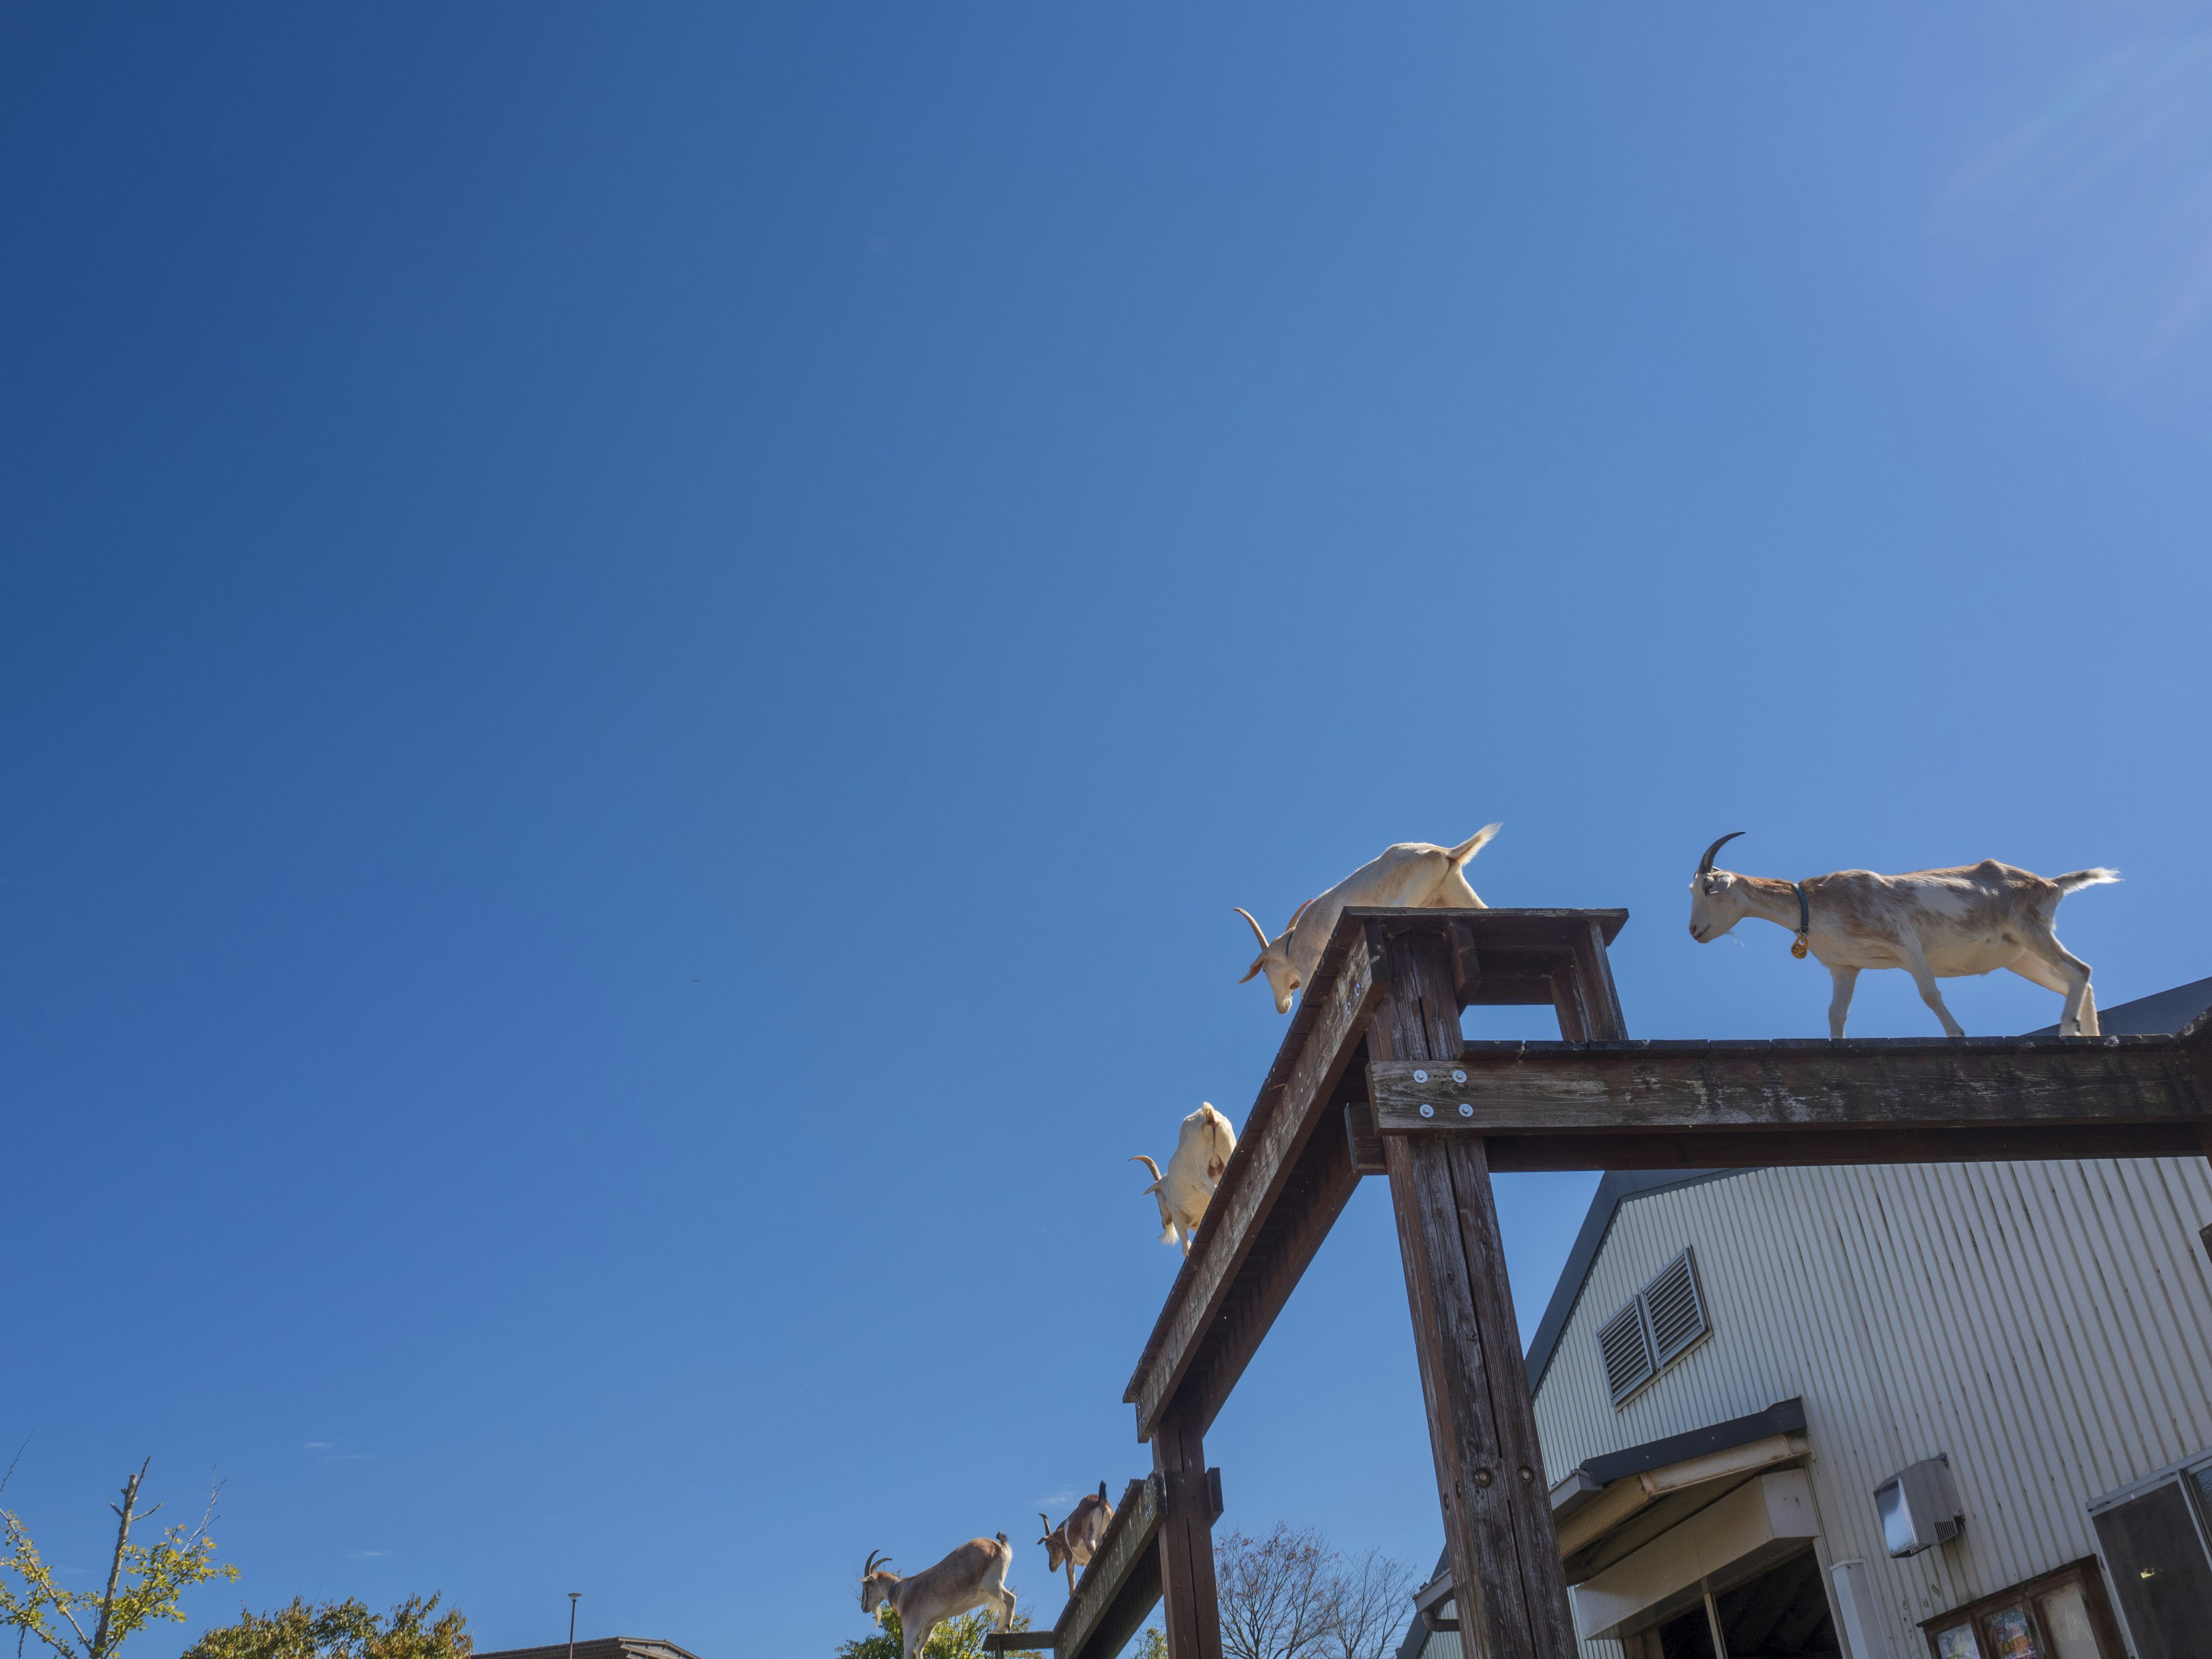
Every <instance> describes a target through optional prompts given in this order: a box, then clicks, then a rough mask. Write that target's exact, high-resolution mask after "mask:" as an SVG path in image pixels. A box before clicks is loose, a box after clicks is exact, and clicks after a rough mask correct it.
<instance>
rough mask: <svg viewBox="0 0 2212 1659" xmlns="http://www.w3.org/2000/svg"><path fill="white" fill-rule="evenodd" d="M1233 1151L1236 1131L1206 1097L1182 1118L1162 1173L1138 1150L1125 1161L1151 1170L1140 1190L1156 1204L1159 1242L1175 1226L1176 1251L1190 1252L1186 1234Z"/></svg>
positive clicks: (1171, 1239) (1170, 1237)
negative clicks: (1178, 1247)
mask: <svg viewBox="0 0 2212 1659" xmlns="http://www.w3.org/2000/svg"><path fill="white" fill-rule="evenodd" d="M1236 1150H1237V1131H1236V1130H1234V1129H1232V1128H1231V1127H1229V1120H1228V1119H1227V1118H1225V1117H1224V1116H1222V1115H1221V1114H1220V1113H1218V1112H1217V1111H1215V1110H1214V1109H1213V1103H1212V1102H1211V1101H1200V1103H1199V1106H1198V1109H1197V1110H1196V1111H1194V1112H1193V1113H1192V1114H1191V1115H1189V1116H1188V1117H1187V1118H1185V1119H1183V1121H1182V1132H1181V1133H1178V1134H1177V1135H1176V1149H1175V1152H1174V1154H1173V1155H1172V1156H1171V1157H1170V1158H1169V1159H1168V1167H1167V1172H1166V1173H1165V1174H1164V1175H1163V1174H1162V1173H1161V1172H1160V1166H1159V1165H1158V1164H1155V1163H1153V1162H1152V1159H1151V1158H1147V1157H1146V1156H1145V1154H1144V1153H1142V1152H1139V1153H1138V1154H1137V1155H1136V1156H1135V1157H1133V1158H1131V1159H1130V1160H1129V1162H1130V1163H1132V1164H1143V1165H1144V1166H1145V1167H1146V1169H1147V1170H1151V1171H1152V1185H1151V1186H1149V1187H1147V1188H1145V1190H1146V1192H1148V1193H1150V1194H1152V1197H1153V1199H1154V1200H1156V1201H1157V1202H1158V1205H1159V1206H1160V1243H1163V1244H1172V1243H1175V1242H1176V1229H1177V1228H1181V1229H1182V1253H1183V1254H1184V1255H1189V1254H1190V1236H1191V1234H1192V1232H1193V1231H1195V1230H1196V1229H1197V1226H1198V1224H1199V1221H1200V1218H1202V1217H1203V1216H1204V1215H1205V1214H1206V1206H1207V1205H1208V1204H1210V1203H1211V1202H1212V1200H1213V1189H1214V1188H1216V1187H1218V1186H1219V1185H1220V1184H1221V1172H1222V1171H1223V1170H1225V1169H1227V1168H1228V1167H1229V1155H1230V1154H1231V1152H1235V1151H1236Z"/></svg>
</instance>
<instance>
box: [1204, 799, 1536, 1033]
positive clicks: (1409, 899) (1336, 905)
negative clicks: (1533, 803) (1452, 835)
mask: <svg viewBox="0 0 2212 1659" xmlns="http://www.w3.org/2000/svg"><path fill="white" fill-rule="evenodd" d="M1503 828H1504V825H1503V824H1497V823H1492V824H1487V825H1486V826H1485V827H1483V828H1482V829H1478V830H1476V831H1475V832H1474V835H1472V836H1468V839H1467V840H1465V841H1463V842H1461V843H1460V844H1459V845H1458V846H1456V847H1438V846H1437V845H1436V844H1435V843H1434V842H1425V841H1407V842H1399V843H1398V845H1396V846H1395V847H1386V848H1383V851H1382V853H1381V854H1380V855H1379V856H1377V857H1376V858H1373V859H1370V860H1368V861H1367V862H1366V863H1365V864H1363V865H1361V866H1359V867H1358V869H1357V870H1354V871H1353V872H1352V873H1351V874H1350V875H1348V876H1346V878H1344V879H1343V880H1342V881H1340V882H1339V883H1337V884H1336V885H1335V886H1334V887H1332V888H1330V889H1329V890H1328V891H1327V892H1325V893H1322V894H1320V895H1318V896H1316V897H1313V898H1310V899H1308V900H1307V901H1306V902H1304V904H1301V905H1300V906H1298V908H1297V911H1296V913H1295V914H1293V915H1291V919H1290V921H1287V922H1285V924H1284V926H1283V931H1282V932H1281V933H1278V934H1276V935H1275V937H1274V938H1273V939H1269V938H1268V937H1267V929H1265V928H1264V927H1261V926H1260V924H1259V922H1258V921H1257V920H1255V918H1254V916H1253V915H1252V913H1251V912H1250V911H1249V910H1247V909H1246V908H1244V907H1243V905H1241V904H1238V905H1231V907H1230V908H1231V909H1233V910H1235V911H1236V912H1237V915H1240V916H1242V917H1243V918H1244V920H1245V921H1248V922H1250V923H1251V924H1252V931H1253V932H1254V933H1256V934H1258V935H1259V938H1260V954H1259V955H1258V956H1256V957H1253V958H1252V965H1251V966H1250V967H1249V968H1248V969H1245V970H1244V980H1249V979H1250V978H1251V977H1252V976H1253V975H1255V974H1265V975H1267V987H1268V988H1269V989H1270V990H1272V991H1273V992H1274V994H1275V1012H1277V1013H1279V1014H1287V1013H1289V1012H1291V993H1292V992H1293V991H1296V990H1298V989H1299V988H1301V987H1303V986H1304V984H1305V982H1306V981H1307V980H1308V979H1310V978H1311V977H1312V975H1313V970H1314V965H1315V964H1316V963H1318V962H1319V961H1320V960H1321V953H1322V951H1324V950H1325V949H1327V948H1328V936H1329V935H1330V934H1331V933H1334V932H1335V931H1336V919H1337V917H1338V916H1340V915H1342V914H1343V912H1344V908H1345V907H1346V905H1354V906H1366V905H1371V906H1375V907H1376V908H1394V909H1407V910H1486V909H1488V908H1490V907H1489V906H1488V905H1486V904H1485V903H1484V902H1482V900H1481V899H1480V897H1478V896H1476V894H1475V890H1474V888H1472V887H1470V886H1468V884H1467V874H1466V865H1467V861H1468V860H1469V859H1471V858H1473V857H1474V855H1475V854H1477V853H1480V851H1481V850H1482V849H1483V848H1484V847H1485V846H1486V844H1488V842H1489V841H1490V838H1491V837H1492V836H1495V835H1496V834H1497V833H1498V831H1499V830H1500V829H1503ZM1244 980H1239V981H1237V983H1238V984H1239V985H1242V984H1243V982H1244Z"/></svg>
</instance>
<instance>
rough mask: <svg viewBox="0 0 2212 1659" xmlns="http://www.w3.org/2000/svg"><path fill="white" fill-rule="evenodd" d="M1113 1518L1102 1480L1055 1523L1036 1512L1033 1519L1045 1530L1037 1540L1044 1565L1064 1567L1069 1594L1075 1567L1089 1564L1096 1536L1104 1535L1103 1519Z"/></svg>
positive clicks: (1105, 1521) (1073, 1582) (1073, 1581)
mask: <svg viewBox="0 0 2212 1659" xmlns="http://www.w3.org/2000/svg"><path fill="white" fill-rule="evenodd" d="M1113 1518H1114V1506H1113V1505H1112V1504H1109V1503H1108V1502H1107V1501H1106V1483H1105V1482H1104V1481H1103V1480H1101V1481H1100V1482H1099V1483H1098V1490H1097V1492H1092V1493H1091V1494H1090V1495H1089V1496H1087V1497H1086V1498H1084V1500H1083V1501H1082V1502H1081V1503H1079V1504H1077V1505H1076V1506H1075V1507H1074V1508H1073V1509H1072V1510H1069V1511H1068V1513H1067V1519H1066V1520H1065V1521H1063V1522H1060V1524H1059V1525H1058V1526H1056V1527H1055V1526H1054V1525H1053V1524H1052V1517H1051V1516H1048V1515H1046V1514H1043V1513H1042V1512H1039V1514H1038V1516H1037V1519H1038V1520H1040V1521H1042V1522H1044V1525H1045V1534H1044V1536H1043V1537H1042V1538H1040V1539H1038V1540H1037V1542H1038V1543H1040V1544H1042V1545H1043V1546H1044V1559H1045V1564H1046V1566H1047V1567H1048V1570H1049V1571H1054V1572H1058V1571H1060V1570H1061V1569H1062V1568H1066V1571H1067V1593H1068V1594H1069V1595H1074V1594H1075V1570H1076V1568H1078V1567H1087V1566H1089V1565H1091V1555H1092V1554H1093V1553H1095V1552H1096V1551H1097V1548H1098V1544H1099V1541H1100V1540H1101V1539H1103V1538H1104V1537H1105V1536H1106V1523H1107V1522H1109V1521H1111V1520H1112V1519H1113Z"/></svg>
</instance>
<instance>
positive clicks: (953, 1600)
mask: <svg viewBox="0 0 2212 1659" xmlns="http://www.w3.org/2000/svg"><path fill="white" fill-rule="evenodd" d="M1013 1562H1014V1548H1013V1546H1012V1545H1011V1544H1009V1543H1008V1542H1006V1534H1004V1533H1000V1534H999V1536H998V1541H996V1542H995V1543H994V1542H993V1541H991V1540H990V1539H988V1538H971V1539H969V1541H967V1542H966V1543H964V1544H963V1545H962V1546H961V1547H959V1548H958V1549H957V1550H955V1551H953V1552H952V1553H951V1554H950V1555H948V1556H946V1557H945V1559H943V1560H942V1561H939V1563H938V1564H937V1565H935V1566H933V1567H924V1568H923V1569H922V1570H921V1571H920V1572H917V1573H915V1574H912V1575H911V1576H909V1577H904V1578H902V1577H899V1576H898V1574H896V1573H895V1572H890V1571H886V1569H887V1568H888V1567H889V1566H890V1561H889V1559H882V1560H878V1559H877V1556H876V1553H875V1552H874V1551H873V1550H871V1551H869V1552H868V1565H866V1566H865V1567H862V1568H861V1569H860V1611H861V1612H862V1613H874V1614H875V1615H876V1622H877V1623H878V1624H881V1623H882V1622H883V1613H882V1612H881V1609H882V1608H883V1607H884V1606H885V1605H886V1604H888V1605H889V1606H890V1610H891V1611H892V1612H893V1613H896V1614H898V1620H899V1646H900V1659H915V1655H916V1654H918V1653H920V1652H921V1644H923V1643H925V1642H927V1640H929V1633H930V1632H932V1631H933V1630H935V1629H936V1628H937V1627H938V1626H939V1625H941V1624H943V1623H944V1622H945V1620H948V1619H957V1618H958V1617H959V1616H960V1615H961V1614H962V1613H966V1612H968V1611H969V1609H970V1608H971V1607H991V1608H994V1609H995V1610H996V1611H997V1613H998V1620H999V1622H998V1626H997V1628H999V1629H1000V1630H1006V1629H1007V1628H1009V1627H1010V1626H1012V1624H1013V1622H1014V1592H1013V1591H1012V1590H1010V1589H1007V1588H1006V1569H1007V1568H1008V1567H1010V1566H1012V1565H1013Z"/></svg>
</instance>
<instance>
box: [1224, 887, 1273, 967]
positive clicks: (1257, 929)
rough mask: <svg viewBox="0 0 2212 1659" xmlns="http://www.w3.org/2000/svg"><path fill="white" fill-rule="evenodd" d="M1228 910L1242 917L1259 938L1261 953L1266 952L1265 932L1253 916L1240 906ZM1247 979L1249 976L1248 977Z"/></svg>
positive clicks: (1233, 905) (1236, 905)
mask: <svg viewBox="0 0 2212 1659" xmlns="http://www.w3.org/2000/svg"><path fill="white" fill-rule="evenodd" d="M1229 908H1231V909H1232V910H1234V911H1235V912H1236V913H1237V915H1240V916H1242V917H1243V918H1244V920H1245V921H1249V922H1250V923H1251V924H1252V931H1253V932H1254V933H1257V934H1258V935H1259V936H1260V948H1261V950H1262V951H1264V950H1266V949H1267V929H1266V928H1264V927H1261V926H1260V923H1259V920H1258V918H1256V917H1255V916H1254V915H1253V914H1252V913H1251V912H1250V911H1249V910H1247V909H1246V908H1244V907H1243V905H1241V904H1232V905H1231V906H1230V907H1229ZM1247 977H1248V978H1249V975H1247Z"/></svg>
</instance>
